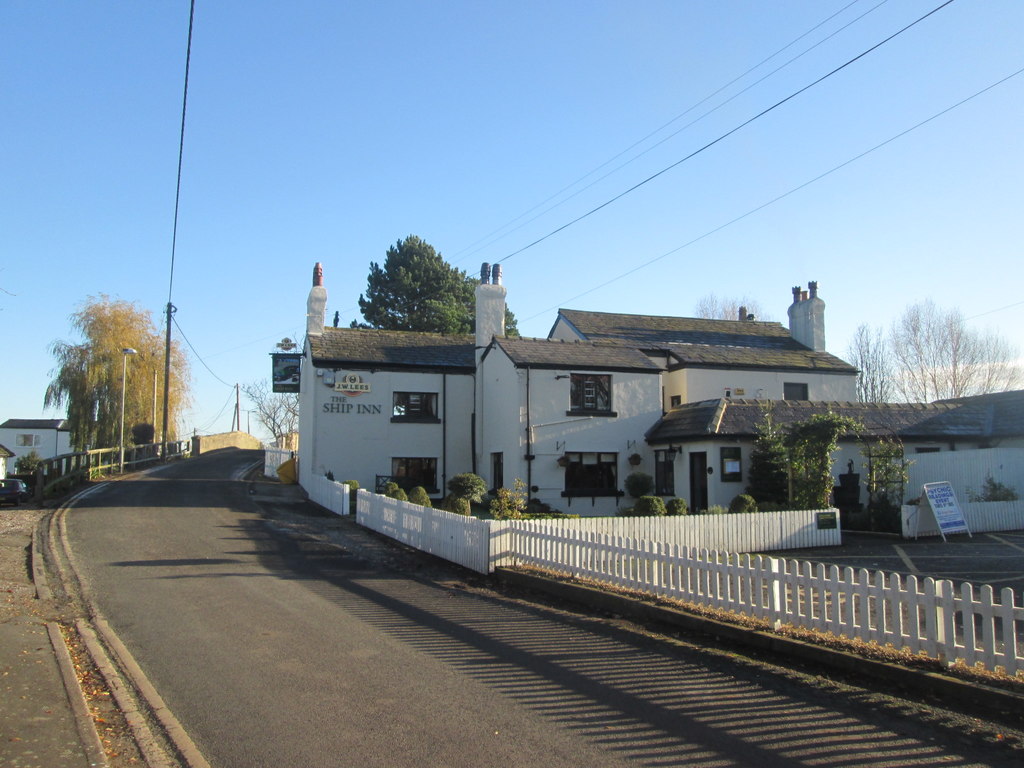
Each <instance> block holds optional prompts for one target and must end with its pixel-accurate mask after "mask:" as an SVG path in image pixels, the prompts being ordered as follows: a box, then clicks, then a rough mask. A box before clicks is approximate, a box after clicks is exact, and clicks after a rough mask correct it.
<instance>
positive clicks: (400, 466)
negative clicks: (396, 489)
mask: <svg viewBox="0 0 1024 768" xmlns="http://www.w3.org/2000/svg"><path fill="white" fill-rule="evenodd" d="M391 479H392V480H393V481H394V482H396V483H398V484H399V485H400V486H401V487H402V488H403V489H404V490H406V491H408V490H409V489H410V488H415V487H416V486H417V485H421V486H423V489H424V490H425V491H426V492H427V493H437V459H426V458H412V457H409V458H404V457H403V458H399V457H396V458H393V459H391Z"/></svg>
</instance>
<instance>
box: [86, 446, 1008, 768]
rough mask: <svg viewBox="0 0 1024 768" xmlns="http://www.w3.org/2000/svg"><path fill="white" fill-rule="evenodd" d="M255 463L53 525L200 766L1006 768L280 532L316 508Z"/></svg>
mask: <svg viewBox="0 0 1024 768" xmlns="http://www.w3.org/2000/svg"><path fill="white" fill-rule="evenodd" d="M257 456H258V455H257V454H254V453H252V452H245V451H235V450H229V451H223V452H216V453H213V454H209V455H206V456H202V457H199V458H196V459H192V460H189V461H186V462H180V463H176V464H171V465H167V466H166V467H163V468H161V469H160V470H159V471H158V472H156V473H153V474H148V475H139V476H134V477H131V478H128V479H125V480H122V481H120V482H117V483H110V484H107V485H105V486H103V487H102V488H100V489H99V490H98V491H96V492H94V493H91V494H89V495H87V496H85V497H83V498H81V499H79V500H77V501H76V502H74V504H73V505H72V508H71V509H69V510H68V514H67V537H68V543H69V545H70V547H71V549H72V551H73V552H74V553H75V559H76V562H77V565H78V569H79V575H80V577H81V578H82V580H83V582H84V583H85V585H86V586H87V588H88V590H89V592H90V594H91V595H92V596H93V599H94V600H95V601H96V603H97V607H98V608H99V610H100V611H101V612H102V613H103V615H104V616H106V618H107V619H108V621H109V622H110V625H111V626H112V627H113V629H114V630H115V631H116V632H117V634H118V636H119V637H120V638H121V640H122V641H123V642H124V644H125V645H126V646H127V647H128V649H129V650H130V652H131V653H132V655H133V656H134V657H135V659H136V661H137V662H138V663H139V665H140V666H141V667H142V669H143V670H144V671H145V673H146V675H147V677H148V678H149V680H150V681H151V682H152V683H153V685H154V686H155V687H156V689H157V690H158V691H159V692H160V694H161V696H162V697H163V699H164V700H165V701H166V702H167V704H168V706H169V707H170V709H171V710H172V711H173V712H174V713H175V715H176V716H177V717H178V719H179V720H180V721H181V723H182V724H183V726H184V727H185V729H186V730H187V731H188V733H189V734H190V736H191V737H192V739H193V740H194V741H195V743H196V744H197V746H198V747H199V749H200V750H201V751H202V753H203V755H204V756H205V758H206V759H207V760H208V761H209V762H210V764H211V765H212V766H214V768H235V767H237V768H259V767H261V766H268V767H270V766H273V768H287V767H289V766H297V767H298V766H302V767H306V766H349V765H358V766H366V767H368V768H369V767H374V766H380V767H382V768H384V767H388V768H401V767H404V766H410V767H413V766H415V768H423V767H424V766H452V767H453V768H462V767H463V766H465V768H470V767H472V768H486V767H487V766H502V768H508V767H509V766H524V767H530V768H532V767H533V766H538V767H539V766H543V768H549V766H553V765H557V766H563V765H564V766H625V765H686V766H707V767H708V768H710V767H712V766H750V765H759V766H800V765H808V766H810V765H822V764H831V765H834V764H842V765H844V766H887V765H891V766H904V765H935V766H938V765H948V766H975V765H977V766H989V765H991V766H1002V765H1006V766H1010V765H1019V762H1020V758H1019V755H1018V754H1016V753H1015V752H1013V751H1010V750H1008V749H1007V748H1006V747H1005V746H1004V745H1001V744H998V743H990V742H988V741H986V740H984V739H980V738H973V737H972V736H971V734H970V733H969V732H968V731H969V725H970V724H969V723H968V722H966V721H963V720H958V719H957V718H956V717H955V716H953V715H949V714H946V713H942V712H937V711H935V710H928V711H925V710H915V709H914V708H913V707H910V706H907V705H906V704H905V703H900V702H893V701H891V700H887V699H884V697H880V696H874V695H871V694H868V693H866V692H864V691H861V690H858V689H854V688H848V687H844V686H841V685H836V684H831V683H829V682H828V681H821V680H819V681H817V682H816V683H814V684H808V681H806V680H804V679H801V678H799V677H798V676H795V675H791V674H788V673H785V672H783V671H780V670H776V669H774V668H769V667H766V666H762V665H758V664H754V663H749V662H747V661H744V660H742V659H736V660H731V659H728V658H724V657H723V656H722V655H720V654H717V655H716V654H704V653H701V652H700V651H699V649H697V650H694V649H685V648H678V647H666V646H665V645H664V644H662V643H658V642H654V641H647V640H645V639H644V638H640V637H637V636H636V635H633V634H629V633H624V632H620V631H618V630H617V629H616V628H615V627H613V626H609V625H607V623H604V622H601V621H598V620H595V619H590V618H588V617H585V616H576V615H571V614H567V613H562V612H559V611H556V610H552V609H549V608H543V607H540V606H533V605H530V604H527V603H523V602H521V601H516V600H512V599H508V598H504V597H502V596H500V595H498V594H496V593H493V592H489V591H487V590H481V589H469V588H462V587H463V586H464V585H462V584H460V577H461V576H462V575H464V574H461V573H460V572H459V571H457V570H451V571H446V572H445V573H446V574H447V575H446V576H445V577H444V578H437V574H436V573H435V572H433V571H431V572H430V573H425V572H424V571H422V570H418V569H419V568H420V564H421V563H422V562H423V560H422V559H420V558H413V557H404V556H401V555H400V554H397V555H395V556H382V557H375V556H372V554H368V552H369V550H368V549H367V548H366V547H364V546H362V545H361V543H360V541H357V540H356V539H355V538H353V539H351V540H350V541H348V542H346V541H345V540H344V538H342V540H341V543H340V546H339V545H338V544H332V543H328V542H324V541H320V540H315V539H311V538H308V537H305V536H302V535H298V534H297V533H296V532H295V526H294V525H289V524H288V523H287V519H286V518H289V517H294V516H295V515H298V516H300V517H301V515H303V514H306V515H311V514H316V512H315V510H313V509H312V508H311V507H309V506H308V505H306V506H305V507H304V508H301V509H298V510H293V511H291V512H288V511H284V512H281V513H280V514H278V510H276V509H275V507H274V502H273V501H267V500H266V499H264V498H263V497H262V496H261V494H259V493H257V494H253V493H250V491H251V490H254V489H253V487H252V485H251V484H249V483H246V482H243V481H241V480H239V479H232V478H238V477H239V476H240V470H241V469H242V468H244V467H245V466H247V465H249V464H251V463H252V462H253V461H254V460H255V459H256V458H257ZM371 539H372V537H366V540H367V541H369V540H371ZM384 549H387V548H384ZM442 570H443V569H442Z"/></svg>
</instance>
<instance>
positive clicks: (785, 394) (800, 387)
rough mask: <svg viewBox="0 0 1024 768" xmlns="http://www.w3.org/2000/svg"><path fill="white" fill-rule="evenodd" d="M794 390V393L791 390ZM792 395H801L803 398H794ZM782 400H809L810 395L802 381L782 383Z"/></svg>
mask: <svg viewBox="0 0 1024 768" xmlns="http://www.w3.org/2000/svg"><path fill="white" fill-rule="evenodd" d="M794 389H795V390H796V393H794V392H793V390H794ZM794 394H798V395H803V397H794V396H793V395H794ZM782 399H783V400H809V399H810V393H809V392H808V387H807V384H806V382H802V381H784V382H783V383H782Z"/></svg>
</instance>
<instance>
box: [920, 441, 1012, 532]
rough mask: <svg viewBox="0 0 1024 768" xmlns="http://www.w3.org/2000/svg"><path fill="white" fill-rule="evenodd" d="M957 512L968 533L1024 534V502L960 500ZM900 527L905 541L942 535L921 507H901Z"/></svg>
mask: <svg viewBox="0 0 1024 768" xmlns="http://www.w3.org/2000/svg"><path fill="white" fill-rule="evenodd" d="M964 453H966V451H964ZM960 510H961V511H962V512H963V513H964V522H965V523H967V529H968V530H969V531H970V532H971V533H984V532H986V531H1022V530H1024V499H1018V500H1017V501H968V502H964V501H963V500H960ZM901 524H902V534H903V538H905V539H914V538H917V537H918V536H939V535H941V534H940V533H939V527H938V526H937V525H936V524H935V518H934V517H932V516H931V515H930V514H928V513H927V512H926V511H925V512H924V513H922V508H921V506H920V505H904V507H903V508H902V516H901Z"/></svg>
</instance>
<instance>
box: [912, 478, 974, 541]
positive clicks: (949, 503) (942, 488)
mask: <svg viewBox="0 0 1024 768" xmlns="http://www.w3.org/2000/svg"><path fill="white" fill-rule="evenodd" d="M922 488H923V490H924V493H922V494H921V499H920V501H919V502H918V505H917V509H918V513H917V514H918V516H917V518H916V520H915V522H916V525H915V526H914V538H915V539H916V538H917V529H918V526H919V525H920V524H921V515H922V514H923V513H924V510H926V509H927V510H928V511H929V512H930V513H931V515H932V517H933V518H934V519H935V525H936V526H937V527H938V529H939V534H941V536H942V540H943V541H945V540H946V534H947V533H966V534H967V535H968V536H972V538H973V535H972V534H971V531H970V529H969V528H968V527H967V521H966V520H965V519H964V512H963V510H962V509H960V504H958V503H957V500H956V493H955V492H954V491H953V486H952V485H950V484H949V483H948V482H945V481H943V482H941V483H925V484H924V486H922Z"/></svg>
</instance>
